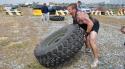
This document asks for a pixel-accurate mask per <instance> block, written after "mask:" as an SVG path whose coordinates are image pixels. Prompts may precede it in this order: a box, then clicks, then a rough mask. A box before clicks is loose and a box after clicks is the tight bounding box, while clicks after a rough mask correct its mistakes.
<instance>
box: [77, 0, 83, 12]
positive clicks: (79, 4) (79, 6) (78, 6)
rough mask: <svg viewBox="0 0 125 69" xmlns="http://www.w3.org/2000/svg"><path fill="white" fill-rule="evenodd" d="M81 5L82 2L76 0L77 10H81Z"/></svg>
mask: <svg viewBox="0 0 125 69" xmlns="http://www.w3.org/2000/svg"><path fill="white" fill-rule="evenodd" d="M81 5H82V2H81V1H78V2H77V9H78V10H81Z"/></svg>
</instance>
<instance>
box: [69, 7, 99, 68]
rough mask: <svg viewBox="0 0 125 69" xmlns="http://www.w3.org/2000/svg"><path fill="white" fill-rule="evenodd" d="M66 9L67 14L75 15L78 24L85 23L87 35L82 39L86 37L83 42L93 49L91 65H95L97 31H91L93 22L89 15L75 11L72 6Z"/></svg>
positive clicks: (96, 62)
mask: <svg viewBox="0 0 125 69" xmlns="http://www.w3.org/2000/svg"><path fill="white" fill-rule="evenodd" d="M67 10H68V11H69V14H71V16H72V17H76V19H77V21H78V23H79V24H87V30H86V32H87V33H89V35H88V36H86V37H85V38H83V39H86V42H85V44H86V47H87V48H91V49H92V51H93V55H94V62H93V64H92V65H91V66H92V67H96V66H97V64H98V57H99V56H98V54H99V51H98V48H97V46H96V37H97V32H95V31H92V28H93V25H94V23H93V22H92V20H90V18H89V16H88V15H87V14H86V13H84V12H81V11H77V9H74V8H72V6H68V7H67ZM76 14H77V16H76Z"/></svg>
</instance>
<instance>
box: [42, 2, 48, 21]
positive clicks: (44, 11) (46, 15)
mask: <svg viewBox="0 0 125 69" xmlns="http://www.w3.org/2000/svg"><path fill="white" fill-rule="evenodd" d="M42 13H43V15H42V17H43V21H44V22H45V21H48V20H49V10H48V7H47V5H46V3H44V4H43V6H42Z"/></svg>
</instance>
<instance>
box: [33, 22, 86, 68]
mask: <svg viewBox="0 0 125 69" xmlns="http://www.w3.org/2000/svg"><path fill="white" fill-rule="evenodd" d="M84 34H85V31H84V30H83V29H82V28H81V27H79V26H78V25H77V24H71V25H68V26H66V27H63V28H61V29H60V30H58V31H56V32H54V33H53V34H51V35H50V36H48V37H47V38H46V39H45V40H44V41H41V42H40V43H39V44H37V46H36V48H35V50H34V54H35V57H36V58H37V60H38V62H39V63H40V64H41V65H43V66H45V67H48V68H52V67H58V66H59V65H60V64H64V62H66V61H68V60H70V59H71V58H72V57H73V56H75V54H76V53H77V52H79V51H80V50H81V48H82V46H83V44H84V42H83V35H84Z"/></svg>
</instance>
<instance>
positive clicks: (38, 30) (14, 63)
mask: <svg viewBox="0 0 125 69" xmlns="http://www.w3.org/2000/svg"><path fill="white" fill-rule="evenodd" d="M94 17H96V18H97V19H98V20H99V21H100V30H99V33H98V38H97V45H98V48H99V51H100V58H99V60H100V63H99V66H98V67H97V69H125V46H124V42H125V34H122V33H121V32H120V31H119V30H120V28H121V26H123V25H124V26H125V16H124V17H123V16H122V18H120V16H119V17H109V16H94ZM68 24H72V18H71V17H69V16H66V18H65V21H57V22H56V21H49V22H46V23H43V22H42V20H41V17H40V16H0V69H47V68H45V67H43V66H41V65H40V64H39V63H38V62H37V61H36V58H35V57H34V53H33V51H34V48H35V46H36V44H37V43H38V42H39V41H40V40H44V39H45V38H46V37H47V36H49V35H50V34H51V33H53V32H54V31H56V30H58V29H59V28H61V27H63V26H65V25H68ZM84 47H85V46H84ZM84 47H83V49H82V50H81V51H80V52H79V53H78V54H77V55H76V56H75V57H74V58H73V59H72V60H71V61H70V62H68V63H66V64H64V65H61V66H59V67H58V69H91V68H90V64H91V62H92V54H90V53H89V54H86V53H84Z"/></svg>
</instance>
